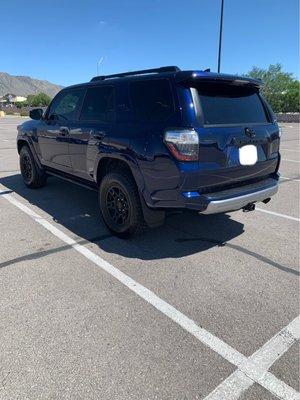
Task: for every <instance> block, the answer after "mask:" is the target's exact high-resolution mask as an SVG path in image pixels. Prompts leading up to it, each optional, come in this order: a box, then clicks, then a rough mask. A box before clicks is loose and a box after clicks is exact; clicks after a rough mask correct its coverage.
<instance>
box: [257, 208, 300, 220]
mask: <svg viewBox="0 0 300 400" xmlns="http://www.w3.org/2000/svg"><path fill="white" fill-rule="evenodd" d="M255 210H256V211H260V212H263V213H266V214H271V215H276V217H281V218H285V219H291V220H292V221H297V222H299V221H300V219H299V218H295V217H291V216H290V215H286V214H280V213H277V212H274V211H269V210H264V209H263V208H258V207H255Z"/></svg>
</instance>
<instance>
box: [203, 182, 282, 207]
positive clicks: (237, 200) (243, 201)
mask: <svg viewBox="0 0 300 400" xmlns="http://www.w3.org/2000/svg"><path fill="white" fill-rule="evenodd" d="M278 186H279V185H278V183H277V184H276V185H274V186H271V187H269V188H267V189H263V190H258V191H257V192H254V193H249V194H245V195H243V196H237V197H231V198H229V199H225V200H212V201H211V202H210V203H209V204H208V206H207V208H206V210H204V211H201V214H217V213H224V212H228V211H236V210H240V209H241V208H243V207H245V206H246V205H247V204H249V203H255V202H258V201H263V200H265V199H267V198H268V197H272V196H273V195H274V194H275V193H276V192H277V191H278Z"/></svg>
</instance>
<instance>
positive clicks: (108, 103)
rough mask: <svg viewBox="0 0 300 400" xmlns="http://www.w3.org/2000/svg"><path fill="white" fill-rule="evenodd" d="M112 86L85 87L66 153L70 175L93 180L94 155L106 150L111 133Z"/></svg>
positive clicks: (113, 98)
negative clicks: (69, 162)
mask: <svg viewBox="0 0 300 400" xmlns="http://www.w3.org/2000/svg"><path fill="white" fill-rule="evenodd" d="M115 119H116V112H115V88H114V86H112V85H99V86H94V87H89V88H87V91H86V95H85V98H84V102H83V106H82V109H81V113H80V115H79V117H78V121H77V124H76V129H72V130H70V135H69V153H70V158H71V164H72V171H73V174H74V175H76V176H78V177H80V178H84V179H88V180H92V175H93V170H94V162H95V158H96V156H97V154H98V153H99V152H101V151H102V150H103V149H105V148H106V147H107V145H108V143H109V140H110V138H111V135H112V134H113V132H114V123H115Z"/></svg>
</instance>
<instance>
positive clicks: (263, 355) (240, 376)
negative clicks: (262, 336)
mask: <svg viewBox="0 0 300 400" xmlns="http://www.w3.org/2000/svg"><path fill="white" fill-rule="evenodd" d="M299 338H300V316H298V317H297V318H295V319H294V320H293V321H292V322H291V323H290V324H288V326H286V327H285V328H283V329H282V330H281V331H280V332H279V333H278V334H277V335H275V336H273V337H272V338H271V339H270V340H269V341H268V342H267V343H265V344H264V345H263V346H262V347H261V348H260V349H259V350H257V351H256V352H255V353H254V354H252V356H251V357H249V361H251V362H252V363H253V372H254V374H258V376H255V379H253V378H251V374H252V371H251V370H250V371H249V372H248V373H245V372H242V371H241V370H240V369H237V370H236V371H235V372H233V373H232V374H231V375H230V376H229V377H228V378H227V379H225V380H224V381H223V382H222V383H221V384H220V385H219V386H218V387H217V388H216V389H215V390H214V391H213V392H212V393H210V394H209V395H208V396H207V397H206V398H205V400H223V399H226V400H235V399H238V398H239V396H240V395H241V394H242V393H243V392H244V391H245V390H247V389H248V388H249V387H250V386H252V385H253V384H254V382H258V383H259V384H260V385H262V386H264V387H265V388H266V389H268V390H269V391H270V392H271V393H273V394H274V395H275V396H277V397H279V398H280V399H286V400H293V399H299V398H300V397H299V396H300V394H299V393H298V392H296V391H295V390H294V389H293V388H291V387H290V386H288V385H286V384H285V383H284V382H282V381H280V380H279V379H278V378H276V377H275V376H274V375H273V374H271V373H270V372H267V371H268V369H269V368H270V367H271V366H272V365H273V364H274V362H275V361H276V360H278V359H279V358H280V357H281V356H283V354H284V353H285V352H286V351H287V350H288V349H289V348H290V347H291V346H292V345H293V344H294V343H295V341H296V340H299Z"/></svg>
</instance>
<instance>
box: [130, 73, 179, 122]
mask: <svg viewBox="0 0 300 400" xmlns="http://www.w3.org/2000/svg"><path fill="white" fill-rule="evenodd" d="M130 98H131V103H132V106H133V111H134V113H135V116H136V119H137V120H139V121H153V122H159V121H165V120H166V119H168V118H169V117H170V116H171V115H172V114H173V113H174V103H173V97H172V93H171V88H170V83H169V81H168V80H167V79H156V80H151V81H150V80H149V81H136V82H132V83H131V84H130Z"/></svg>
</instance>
